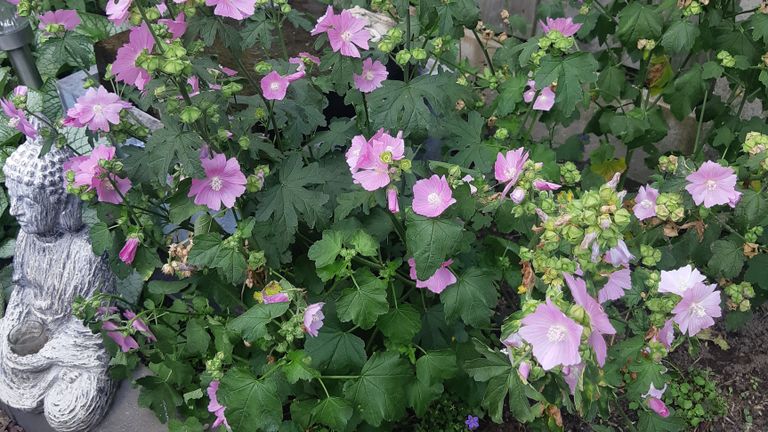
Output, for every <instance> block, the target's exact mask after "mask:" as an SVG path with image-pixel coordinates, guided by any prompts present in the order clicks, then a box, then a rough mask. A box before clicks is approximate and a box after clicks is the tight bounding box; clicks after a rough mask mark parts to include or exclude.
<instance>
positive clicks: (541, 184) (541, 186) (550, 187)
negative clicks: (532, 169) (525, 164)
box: [533, 179, 562, 191]
mask: <svg viewBox="0 0 768 432" xmlns="http://www.w3.org/2000/svg"><path fill="white" fill-rule="evenodd" d="M533 187H535V188H536V190H540V191H556V190H558V189H560V188H561V187H562V185H559V184H557V183H550V182H548V181H544V180H542V179H536V180H534V181H533Z"/></svg>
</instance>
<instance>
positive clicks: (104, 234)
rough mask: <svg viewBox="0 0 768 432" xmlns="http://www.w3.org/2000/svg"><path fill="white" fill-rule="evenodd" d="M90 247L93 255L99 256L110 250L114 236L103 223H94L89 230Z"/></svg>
mask: <svg viewBox="0 0 768 432" xmlns="http://www.w3.org/2000/svg"><path fill="white" fill-rule="evenodd" d="M90 235H91V247H92V248H93V253H94V254H96V255H97V256H101V255H102V254H103V253H104V252H106V251H109V250H111V249H112V245H113V244H114V242H115V235H114V234H113V233H112V231H110V230H109V227H108V226H107V224H106V223H104V222H96V223H95V224H93V226H92V227H91V229H90Z"/></svg>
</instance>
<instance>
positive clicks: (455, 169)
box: [448, 165, 461, 177]
mask: <svg viewBox="0 0 768 432" xmlns="http://www.w3.org/2000/svg"><path fill="white" fill-rule="evenodd" d="M448 175H449V176H451V177H461V167H460V166H458V165H453V166H451V168H450V169H449V170H448Z"/></svg>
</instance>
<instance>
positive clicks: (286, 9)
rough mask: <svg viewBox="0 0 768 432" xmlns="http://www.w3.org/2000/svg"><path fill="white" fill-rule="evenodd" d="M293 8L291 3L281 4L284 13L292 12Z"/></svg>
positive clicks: (281, 10)
mask: <svg viewBox="0 0 768 432" xmlns="http://www.w3.org/2000/svg"><path fill="white" fill-rule="evenodd" d="M291 10H292V8H291V5H289V4H287V3H285V4H283V5H281V6H280V12H282V13H284V14H288V13H290V12H291Z"/></svg>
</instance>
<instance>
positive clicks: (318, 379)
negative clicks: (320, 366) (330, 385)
mask: <svg viewBox="0 0 768 432" xmlns="http://www.w3.org/2000/svg"><path fill="white" fill-rule="evenodd" d="M317 381H318V382H319V383H320V386H322V387H323V391H324V392H325V397H326V398H330V397H331V395H330V394H329V393H328V389H327V388H326V387H325V383H324V382H323V379H322V378H317Z"/></svg>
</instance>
